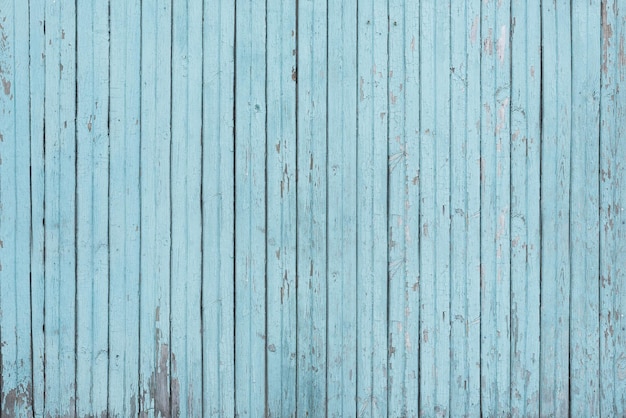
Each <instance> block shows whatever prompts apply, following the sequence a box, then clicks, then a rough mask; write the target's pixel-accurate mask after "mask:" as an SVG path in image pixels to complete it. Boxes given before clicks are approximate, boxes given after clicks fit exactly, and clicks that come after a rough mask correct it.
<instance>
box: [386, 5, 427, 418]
mask: <svg viewBox="0 0 626 418" xmlns="http://www.w3.org/2000/svg"><path fill="white" fill-rule="evenodd" d="M405 8H406V4H405V2H404V1H399V0H390V1H389V43H388V48H389V50H388V55H389V74H388V89H389V106H388V107H389V122H388V123H389V135H388V138H387V140H388V146H387V147H388V154H389V157H388V158H389V161H388V171H389V183H388V194H389V198H388V205H389V206H388V214H387V216H388V219H387V225H388V231H387V235H388V240H389V241H388V250H387V258H388V270H387V276H388V280H389V286H388V292H389V293H388V295H389V296H388V298H389V302H388V303H389V306H388V319H387V320H388V335H387V346H388V350H389V353H388V356H389V358H388V377H387V385H388V386H387V399H388V403H387V411H386V414H387V416H416V415H417V413H418V410H417V405H416V402H415V401H416V400H417V397H415V398H414V399H407V389H408V388H407V386H409V388H410V387H411V386H413V387H414V385H411V383H410V381H411V380H413V379H412V376H409V375H408V373H407V372H409V373H410V372H415V371H414V370H407V360H409V359H408V358H407V357H410V356H411V353H412V352H413V347H412V343H413V342H414V341H417V339H418V338H419V337H418V333H419V329H416V327H415V326H413V327H412V326H411V325H414V324H411V323H408V316H409V315H412V314H413V315H414V313H413V312H412V308H413V307H414V306H411V301H412V302H413V304H415V303H416V299H417V298H416V297H415V296H416V292H415V290H412V289H411V284H410V283H409V277H410V275H409V274H408V273H409V272H408V271H407V269H406V259H407V256H408V255H407V240H408V239H410V236H409V235H408V232H409V228H411V225H407V224H406V221H407V204H408V202H409V180H408V173H407V158H409V157H408V155H407V145H408V144H407V142H408V141H407V138H406V115H405V107H406V101H405V95H406V91H405V86H404V85H405V83H406V78H407V72H406V71H405V67H406V63H405V49H406V36H407V34H406V31H407V28H406V23H407V22H406V20H405V16H404V13H405ZM409 41H410V39H409ZM418 303H419V302H418ZM418 313H419V310H418ZM409 367H410V366H409ZM417 372H418V373H419V371H417ZM415 377H416V378H417V376H415ZM416 381H417V379H415V382H416ZM416 395H417V394H416V393H415V394H413V396H416Z"/></svg>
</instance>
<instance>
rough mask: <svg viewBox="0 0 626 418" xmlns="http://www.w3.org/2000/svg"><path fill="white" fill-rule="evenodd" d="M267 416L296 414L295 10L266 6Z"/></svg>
mask: <svg viewBox="0 0 626 418" xmlns="http://www.w3.org/2000/svg"><path fill="white" fill-rule="evenodd" d="M266 13H267V40H266V48H267V65H268V68H267V80H266V81H265V82H266V84H267V144H266V146H267V149H266V155H267V166H266V170H267V171H266V173H267V174H266V175H267V185H266V187H267V235H266V239H267V248H266V250H267V254H266V258H267V352H266V355H267V396H268V399H267V411H266V413H267V414H268V416H277V417H278V416H280V417H295V416H296V415H295V414H296V179H295V173H296V82H297V73H296V54H295V48H296V5H295V3H293V2H292V3H286V2H283V1H279V0H268V2H267V10H266Z"/></svg>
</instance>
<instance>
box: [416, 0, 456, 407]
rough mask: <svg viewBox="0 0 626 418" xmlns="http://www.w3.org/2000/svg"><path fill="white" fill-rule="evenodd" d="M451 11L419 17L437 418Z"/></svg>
mask: <svg viewBox="0 0 626 418" xmlns="http://www.w3.org/2000/svg"><path fill="white" fill-rule="evenodd" d="M448 9H449V3H437V4H434V3H433V4H422V5H421V17H420V23H421V28H420V42H421V43H420V58H421V66H420V78H421V89H420V96H421V97H420V99H421V101H420V106H421V107H420V134H421V141H420V144H421V148H420V172H419V181H420V227H421V231H420V234H421V235H420V257H421V260H420V278H421V280H420V292H421V294H420V309H421V311H420V334H421V342H420V414H425V415H433V416H434V415H440V416H445V415H447V414H449V413H450V405H449V401H450V393H449V382H450V362H449V359H450V287H449V285H450V252H449V249H450V216H449V213H450V199H449V191H450V124H449V123H450V110H449V109H448V105H449V100H450V38H449V29H450V19H449V14H448V13H447V12H446V13H444V11H447V10H448ZM440 112H443V113H440Z"/></svg>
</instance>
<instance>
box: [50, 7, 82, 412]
mask: <svg viewBox="0 0 626 418" xmlns="http://www.w3.org/2000/svg"><path fill="white" fill-rule="evenodd" d="M74 6H75V5H74V4H73V3H71V4H70V3H50V2H48V3H47V4H46V17H45V25H46V32H45V33H46V51H45V55H46V81H45V220H46V221H47V222H46V226H45V308H44V309H45V324H44V325H45V333H46V334H45V360H44V361H45V379H46V382H45V410H44V413H46V414H48V413H49V414H50V415H52V416H56V415H68V416H74V415H75V414H76V410H75V399H76V398H75V382H76V374H75V373H76V367H75V335H76V332H75V307H76V306H75V296H76V282H75V272H76V258H75V255H76V245H75V244H76V242H75V216H76V213H75V211H76V207H75V204H76V200H75V196H76V189H75V188H76V165H75V164H76V137H75V118H76V39H75V35H76V27H75V23H76V10H75V7H74Z"/></svg>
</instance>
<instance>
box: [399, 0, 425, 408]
mask: <svg viewBox="0 0 626 418" xmlns="http://www.w3.org/2000/svg"><path fill="white" fill-rule="evenodd" d="M405 6H406V3H405ZM417 17H418V23H417V38H418V39H417V72H418V74H421V70H422V37H421V32H422V2H421V1H420V2H418V4H417ZM405 21H406V16H405ZM403 55H404V54H403ZM416 81H417V85H418V91H419V93H418V97H419V98H418V101H417V108H418V111H417V121H418V122H417V123H418V127H417V143H418V155H417V167H418V171H417V177H418V179H417V181H418V183H419V186H418V190H417V204H418V208H417V232H416V236H417V239H418V243H417V258H418V260H417V269H418V279H417V280H418V294H417V299H418V301H417V312H418V320H417V413H418V414H421V407H422V405H421V403H422V402H421V400H422V391H421V387H422V386H421V385H422V367H421V364H420V363H421V348H422V339H421V337H420V331H421V312H420V306H421V303H422V289H421V288H420V284H419V283H420V282H421V267H422V251H421V243H422V239H420V230H421V229H422V228H421V225H422V210H421V195H422V187H421V182H422V179H421V176H420V169H421V165H420V164H421V159H422V141H421V138H422V78H421V77H420V76H419V75H418V79H417V80H416ZM405 95H406V91H405ZM405 106H406V100H405ZM405 118H406V114H405Z"/></svg>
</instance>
